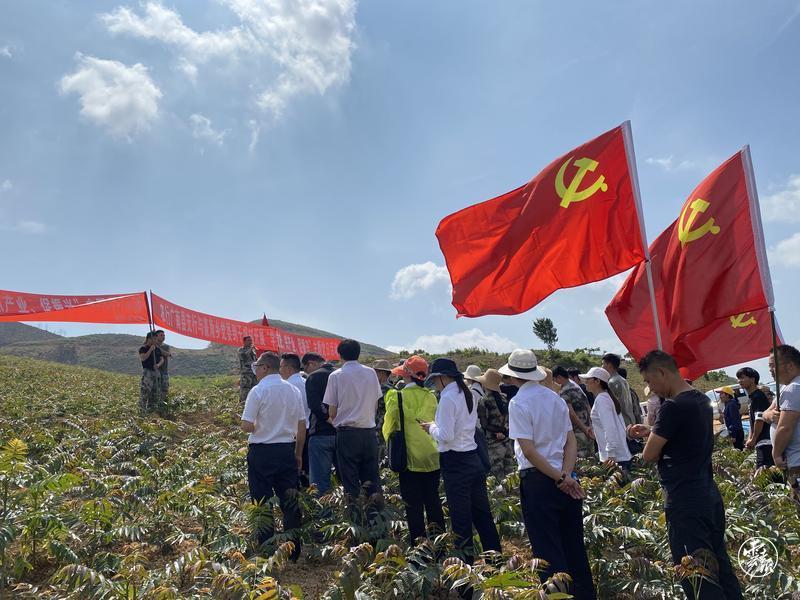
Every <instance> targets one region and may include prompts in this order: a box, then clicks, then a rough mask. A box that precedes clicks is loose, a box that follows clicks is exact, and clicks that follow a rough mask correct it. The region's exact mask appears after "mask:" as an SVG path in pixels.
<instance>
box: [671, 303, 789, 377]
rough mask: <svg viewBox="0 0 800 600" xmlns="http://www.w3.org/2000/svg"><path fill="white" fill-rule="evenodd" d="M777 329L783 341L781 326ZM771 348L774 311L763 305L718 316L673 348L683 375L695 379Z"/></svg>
mask: <svg viewBox="0 0 800 600" xmlns="http://www.w3.org/2000/svg"><path fill="white" fill-rule="evenodd" d="M776 328H777V323H776ZM776 333H777V342H778V344H782V343H783V341H782V336H781V334H780V328H777V332H776ZM771 348H772V324H771V315H770V311H769V309H768V308H762V309H761V310H756V311H752V312H746V313H740V314H738V315H731V316H730V317H722V318H721V319H716V320H714V321H712V322H711V323H709V324H708V325H706V326H705V327H702V328H700V329H698V330H696V331H692V332H691V333H688V334H686V335H685V336H683V337H682V338H681V339H680V341H679V342H678V343H677V345H676V346H675V348H674V350H673V352H674V354H675V357H676V360H677V361H678V364H680V365H682V366H681V374H682V375H683V377H684V378H686V379H689V380H695V379H697V378H698V377H700V376H701V375H703V373H706V372H708V371H711V370H713V369H719V368H721V367H726V366H728V365H735V364H740V363H744V362H747V361H750V360H756V359H759V358H763V357H765V356H767V355H768V354H769V351H770V349H771Z"/></svg>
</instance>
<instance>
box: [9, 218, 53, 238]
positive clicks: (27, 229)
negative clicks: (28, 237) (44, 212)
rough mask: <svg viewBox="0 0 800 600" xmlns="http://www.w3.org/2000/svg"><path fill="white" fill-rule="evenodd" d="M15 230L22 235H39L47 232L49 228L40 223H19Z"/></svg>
mask: <svg viewBox="0 0 800 600" xmlns="http://www.w3.org/2000/svg"><path fill="white" fill-rule="evenodd" d="M14 230H15V231H18V232H20V233H30V234H32V235H38V234H40V233H44V232H45V231H47V226H46V225H45V224H44V223H40V222H39V221H19V222H18V223H17V225H16V226H15V227H14Z"/></svg>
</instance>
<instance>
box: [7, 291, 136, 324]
mask: <svg viewBox="0 0 800 600" xmlns="http://www.w3.org/2000/svg"><path fill="white" fill-rule="evenodd" d="M0 321H53V322H63V323H125V324H148V323H149V322H150V318H149V316H148V308H147V296H146V294H145V292H135V293H132V294H102V295H99V294H98V295H96V296H64V295H54V294H30V293H27V292H12V291H8V290H0Z"/></svg>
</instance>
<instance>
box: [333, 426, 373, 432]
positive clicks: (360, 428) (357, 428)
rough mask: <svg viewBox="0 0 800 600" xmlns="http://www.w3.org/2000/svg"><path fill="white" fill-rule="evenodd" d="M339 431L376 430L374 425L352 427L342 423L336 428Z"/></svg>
mask: <svg viewBox="0 0 800 600" xmlns="http://www.w3.org/2000/svg"><path fill="white" fill-rule="evenodd" d="M336 430H337V431H375V428H374V427H350V426H349V425H342V426H340V427H337V428H336Z"/></svg>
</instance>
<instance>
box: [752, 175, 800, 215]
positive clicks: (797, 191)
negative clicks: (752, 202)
mask: <svg viewBox="0 0 800 600" xmlns="http://www.w3.org/2000/svg"><path fill="white" fill-rule="evenodd" d="M761 212H762V214H763V215H764V220H765V221H782V222H784V223H797V222H800V175H791V176H790V177H789V181H788V182H787V183H786V186H784V188H783V189H782V190H780V191H778V192H775V193H774V194H769V195H768V196H765V197H764V198H762V199H761Z"/></svg>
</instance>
